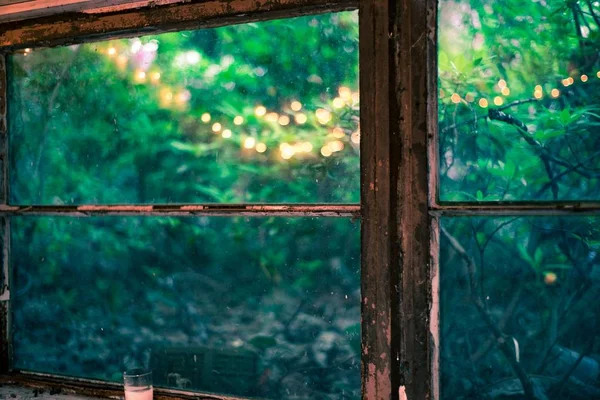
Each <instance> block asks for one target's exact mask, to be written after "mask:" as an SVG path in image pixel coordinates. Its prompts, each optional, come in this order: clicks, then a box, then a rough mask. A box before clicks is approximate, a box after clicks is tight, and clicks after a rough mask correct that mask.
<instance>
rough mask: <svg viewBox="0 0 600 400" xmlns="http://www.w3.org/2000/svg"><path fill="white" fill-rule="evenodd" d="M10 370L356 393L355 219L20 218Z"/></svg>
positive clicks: (316, 395) (312, 394)
mask: <svg viewBox="0 0 600 400" xmlns="http://www.w3.org/2000/svg"><path fill="white" fill-rule="evenodd" d="M11 227H12V229H13V230H12V258H11V261H12V263H13V264H12V265H13V266H14V281H13V285H12V290H11V302H12V304H11V305H12V308H13V325H12V326H13V346H14V366H15V368H17V369H23V370H30V371H40V372H47V373H53V374H63V375H71V376H79V377H86V378H95V379H102V380H111V381H115V382H122V379H123V375H122V374H123V371H125V370H127V369H130V368H136V367H143V368H149V369H151V370H152V371H153V379H154V385H155V386H169V387H175V388H180V389H187V390H201V391H208V392H219V393H227V394H234V395H239V396H256V397H261V398H273V399H299V398H302V399H308V398H310V399H325V398H332V399H333V398H335V399H358V398H359V397H360V266H359V264H360V261H359V258H360V248H359V224H358V223H354V222H352V221H350V220H346V219H333V218H332V219H313V218H253V219H242V218H224V217H223V218H220V217H210V218H155V217H129V218H120V217H114V218H113V217H94V218H85V219H77V218H69V217H16V218H14V219H13V220H12V221H11Z"/></svg>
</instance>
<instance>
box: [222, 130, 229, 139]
mask: <svg viewBox="0 0 600 400" xmlns="http://www.w3.org/2000/svg"><path fill="white" fill-rule="evenodd" d="M221 136H223V137H224V138H225V139H229V138H230V137H231V130H229V129H223V132H222V133H221Z"/></svg>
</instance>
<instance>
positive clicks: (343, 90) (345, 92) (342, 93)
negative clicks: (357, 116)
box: [338, 86, 352, 100]
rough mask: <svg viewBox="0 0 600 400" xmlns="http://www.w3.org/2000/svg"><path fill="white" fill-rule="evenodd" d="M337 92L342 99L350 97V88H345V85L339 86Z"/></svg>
mask: <svg viewBox="0 0 600 400" xmlns="http://www.w3.org/2000/svg"><path fill="white" fill-rule="evenodd" d="M338 93H339V95H340V97H341V98H342V99H344V100H350V99H351V98H352V91H351V90H350V88H347V87H345V86H340V88H339V89H338Z"/></svg>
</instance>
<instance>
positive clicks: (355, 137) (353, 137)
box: [350, 131, 360, 144]
mask: <svg viewBox="0 0 600 400" xmlns="http://www.w3.org/2000/svg"><path fill="white" fill-rule="evenodd" d="M350 140H352V143H356V144H359V143H360V131H356V132H354V133H352V135H350Z"/></svg>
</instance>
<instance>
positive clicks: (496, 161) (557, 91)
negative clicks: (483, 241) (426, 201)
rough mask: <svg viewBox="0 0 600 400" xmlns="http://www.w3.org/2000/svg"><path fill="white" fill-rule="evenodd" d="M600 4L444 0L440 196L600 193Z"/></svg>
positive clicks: (549, 197) (579, 196) (587, 196)
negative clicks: (599, 133)
mask: <svg viewBox="0 0 600 400" xmlns="http://www.w3.org/2000/svg"><path fill="white" fill-rule="evenodd" d="M599 21H600V3H599V2H597V1H589V0H575V1H567V2H566V1H525V2H523V1H520V0H505V1H500V0H486V1H481V0H457V1H449V0H442V1H441V2H440V16H439V29H440V31H439V32H440V36H439V37H440V44H439V87H440V90H439V137H440V141H439V168H440V200H442V201H467V202H491V201H527V200H532V201H533V200H537V201H553V200H576V201H580V200H599V199H600V181H599V179H598V178H599V177H600V135H598V128H599V127H600V57H598V54H599V51H600V40H598V37H599V34H600V26H599V25H598V24H599Z"/></svg>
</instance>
